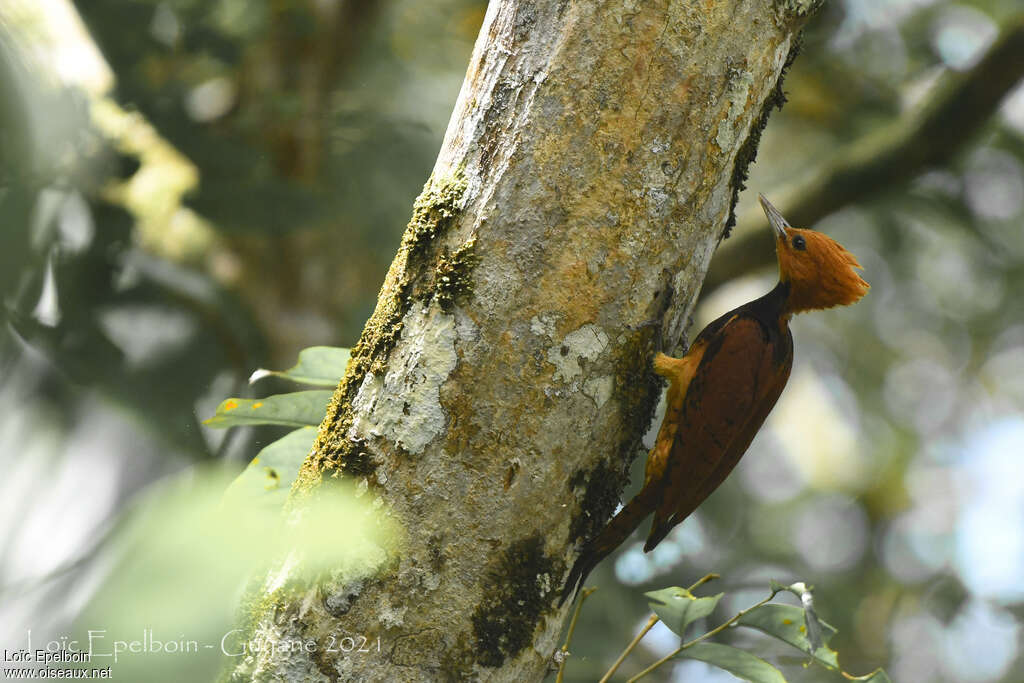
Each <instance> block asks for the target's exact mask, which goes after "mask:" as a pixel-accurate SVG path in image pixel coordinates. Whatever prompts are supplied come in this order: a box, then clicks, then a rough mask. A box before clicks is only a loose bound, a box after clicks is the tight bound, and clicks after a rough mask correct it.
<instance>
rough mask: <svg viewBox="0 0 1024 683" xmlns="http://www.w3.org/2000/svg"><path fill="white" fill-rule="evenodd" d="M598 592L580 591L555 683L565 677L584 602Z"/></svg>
mask: <svg viewBox="0 0 1024 683" xmlns="http://www.w3.org/2000/svg"><path fill="white" fill-rule="evenodd" d="M596 590H597V589H596V588H584V589H583V590H581V591H580V600H579V602H577V603H576V611H575V612H573V613H572V621H570V622H569V632H568V633H566V634H565V644H564V645H562V650H561V652H562V661H560V662H558V676H556V677H555V683H562V679H563V678H564V677H565V660H566V659H568V658H569V643H571V642H572V634H573V632H574V631H575V630H576V621H577V620H578V619H579V618H580V610H581V609H583V601H584V600H586V599H587V597H589V596H590V594H591V593H593V592H594V591H596Z"/></svg>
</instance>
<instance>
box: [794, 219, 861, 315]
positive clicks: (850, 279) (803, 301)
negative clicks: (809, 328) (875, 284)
mask: <svg viewBox="0 0 1024 683" xmlns="http://www.w3.org/2000/svg"><path fill="white" fill-rule="evenodd" d="M775 248H776V253H777V254H778V257H779V280H780V281H782V282H784V283H786V284H788V285H789V297H788V300H787V306H786V308H787V309H788V310H789V312H791V313H800V312H801V311H811V310H815V309H819V308H831V307H832V306H848V305H849V304H852V303H854V302H856V301H858V300H859V299H860V298H861V297H862V296H864V295H865V294H867V291H868V288H869V287H870V285H868V283H867V282H865V281H864V279H863V278H861V276H860V274H859V273H858V272H857V270H858V269H861V265H860V263H858V262H857V259H856V257H855V256H854V255H853V254H851V253H850V252H848V251H847V250H846V249H845V248H844V247H843V245H841V244H839V242H836V241H835V240H834V239H832V238H831V237H829V236H828V235H823V234H822V233H820V232H815V231H814V230H801V229H800V228H792V227H786V229H785V238H784V239H783V237H782V235H781V234H780V235H778V236H777V237H776V240H775Z"/></svg>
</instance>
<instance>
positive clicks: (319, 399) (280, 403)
mask: <svg viewBox="0 0 1024 683" xmlns="http://www.w3.org/2000/svg"><path fill="white" fill-rule="evenodd" d="M333 393H334V392H333V391H324V390H318V391H296V392H294V393H291V394H277V395H275V396H267V397H266V398H229V399H227V400H225V401H223V402H222V403H221V404H220V405H219V406H217V412H216V413H215V414H214V416H213V417H211V418H210V419H208V420H205V421H204V422H203V424H204V425H206V426H207V427H218V428H223V427H240V426H245V425H287V426H289V427H304V426H306V425H309V426H312V427H315V426H317V425H319V424H320V422H321V421H322V420H323V419H324V414H325V413H326V412H327V402H328V401H330V400H331V394H333Z"/></svg>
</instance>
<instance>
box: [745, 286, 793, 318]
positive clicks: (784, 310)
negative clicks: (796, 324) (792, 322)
mask: <svg viewBox="0 0 1024 683" xmlns="http://www.w3.org/2000/svg"><path fill="white" fill-rule="evenodd" d="M789 292H790V284H789V283H788V282H782V281H781V280H780V281H779V282H778V284H776V285H775V288H774V289H772V291H770V292H768V293H767V294H765V295H764V296H762V297H761V298H760V299H756V300H755V301H754V302H752V303H753V304H754V306H755V307H756V308H757V309H758V311H759V312H760V313H761V315H762V317H764V318H766V319H770V320H778V321H779V325H780V326H781V327H786V326H787V325H788V324H789V319H790V318H791V317H793V311H792V310H791V309H790V306H789Z"/></svg>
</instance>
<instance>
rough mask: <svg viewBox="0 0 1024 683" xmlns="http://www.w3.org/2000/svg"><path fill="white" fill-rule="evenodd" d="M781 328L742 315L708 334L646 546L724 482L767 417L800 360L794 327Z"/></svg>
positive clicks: (681, 414) (685, 400) (684, 400)
mask: <svg viewBox="0 0 1024 683" xmlns="http://www.w3.org/2000/svg"><path fill="white" fill-rule="evenodd" d="M782 332H783V333H782V334H778V335H771V334H769V333H768V332H767V331H766V330H765V328H764V327H763V326H762V324H761V323H760V322H758V321H757V320H754V319H753V318H749V317H746V316H735V317H733V318H732V319H730V320H729V322H728V323H727V324H726V325H724V326H723V328H722V329H721V331H720V332H719V334H717V335H715V336H714V337H713V338H712V339H710V340H709V341H708V345H707V348H706V350H705V351H704V353H703V355H702V357H701V359H700V363H699V365H698V366H697V368H696V370H695V372H694V373H693V378H692V379H691V380H690V382H689V386H688V387H687V389H686V392H685V396H684V397H683V398H682V400H681V410H680V412H679V416H678V420H679V423H678V428H677V429H676V430H675V432H674V433H673V434H672V440H671V446H670V447H669V446H668V445H667V444H660V445H661V448H662V449H665V448H670V454H669V457H668V458H666V459H665V460H666V465H665V468H664V473H663V475H662V476H663V477H664V479H663V481H664V488H663V489H662V491H663V493H662V498H661V502H660V504H659V505H658V508H657V510H656V511H655V515H654V523H653V524H652V526H651V533H650V536H649V537H648V539H647V544H646V545H645V547H644V549H645V550H650V549H651V548H653V547H654V546H655V545H657V544H658V543H659V542H660V541H661V540H662V539H663V538H664V537H665V536H666V535H667V534H668V532H669V531H670V530H671V529H672V527H674V526H675V525H676V524H678V523H679V522H681V521H683V519H685V518H686V517H687V516H689V515H690V513H692V512H693V511H694V510H695V509H696V508H697V506H698V505H700V504H701V503H702V502H704V499H705V498H707V497H708V496H709V495H711V493H712V492H713V491H714V490H715V489H716V488H718V486H719V484H721V483H722V482H723V481H724V480H725V478H726V476H728V474H729V472H731V471H732V469H733V468H734V467H735V466H736V463H737V462H739V459H740V457H741V456H742V455H743V453H744V452H746V450H747V447H748V446H749V445H750V442H751V441H752V440H753V439H754V435H755V434H756V433H757V430H758V429H760V427H761V424H762V423H763V422H764V420H765V418H766V417H768V413H769V412H770V411H771V409H772V407H773V406H774V405H775V401H776V400H777V399H778V398H779V395H780V394H781V393H782V389H783V387H784V386H785V385H786V380H787V379H788V378H789V370H790V367H791V366H792V361H793V354H792V341H791V338H790V336H789V332H788V330H784V331H782ZM660 436H661V435H660V434H659V437H660ZM659 440H660V438H659ZM655 448H656V449H657V448H658V445H657V444H656V446H655Z"/></svg>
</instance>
